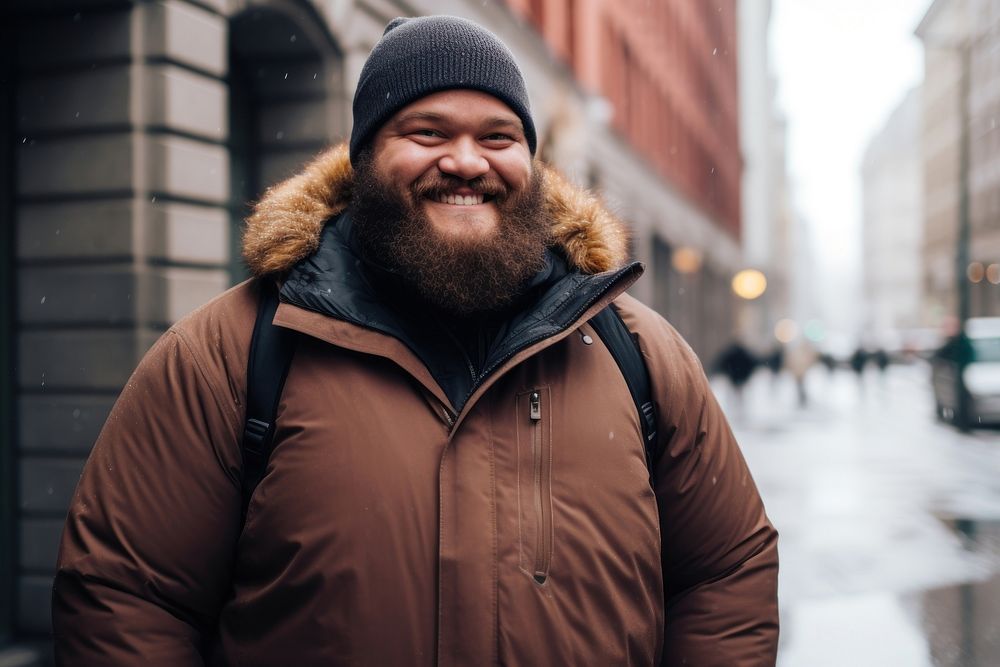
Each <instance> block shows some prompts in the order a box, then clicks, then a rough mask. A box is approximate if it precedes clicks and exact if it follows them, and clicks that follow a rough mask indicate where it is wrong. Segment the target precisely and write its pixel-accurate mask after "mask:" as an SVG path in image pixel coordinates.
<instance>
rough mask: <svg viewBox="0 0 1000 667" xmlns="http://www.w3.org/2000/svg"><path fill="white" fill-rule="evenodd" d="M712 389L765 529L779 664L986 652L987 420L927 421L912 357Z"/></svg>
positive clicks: (991, 511)
mask: <svg viewBox="0 0 1000 667" xmlns="http://www.w3.org/2000/svg"><path fill="white" fill-rule="evenodd" d="M713 386H715V387H716V390H717V394H718V395H719V397H720V402H722V404H723V406H724V408H725V409H726V411H727V414H728V415H730V419H731V422H732V426H733V430H734V431H735V433H736V435H737V438H738V439H739V441H740V443H741V445H742V446H743V449H744V453H745V455H746V457H747V460H748V462H749V464H750V467H751V469H752V471H753V473H754V477H755V479H756V480H757V483H758V486H759V487H760V490H761V494H762V495H763V497H764V501H765V503H766V504H767V508H768V513H769V515H770V516H771V519H772V521H773V522H774V523H775V525H776V526H777V527H778V530H779V531H780V533H781V539H780V543H779V545H780V546H779V549H780V553H781V559H782V561H781V575H780V580H779V581H780V594H779V595H780V601H781V607H782V642H781V649H780V653H779V665H780V666H781V667H826V666H830V667H834V666H836V667H842V666H844V665H850V667H866V666H869V665H870V666H872V667H886V666H895V665H899V666H901V667H911V666H912V667H923V666H925V665H926V666H931V665H934V666H937V665H949V666H951V665H954V666H956V667H973V666H975V667H979V666H983V667H985V666H986V665H991V666H995V665H1000V606H998V605H1000V575H998V573H1000V539H998V538H997V536H998V535H1000V530H998V528H1000V432H998V431H978V432H975V433H974V434H972V435H962V434H959V433H958V432H957V431H955V430H954V429H952V428H951V427H948V426H945V425H942V424H939V423H937V422H936V421H935V420H934V419H933V405H932V401H931V395H930V389H929V379H928V377H927V369H926V367H924V366H910V367H891V368H890V369H889V372H888V373H887V374H886V375H885V376H880V375H879V374H878V373H877V372H876V371H874V370H872V371H869V373H868V374H867V375H866V377H865V378H864V381H863V382H861V383H859V381H858V378H857V377H856V376H854V374H853V373H850V372H848V371H836V372H834V373H833V374H832V375H831V374H828V373H827V371H826V370H825V369H821V368H816V369H813V371H812V372H811V373H810V375H809V377H808V385H807V386H808V391H809V396H810V403H809V404H808V405H807V406H806V407H805V408H800V407H799V406H797V405H796V397H795V391H794V386H793V383H792V382H791V379H790V378H787V377H784V376H782V377H779V378H776V379H773V378H772V377H771V376H770V374H768V373H766V372H762V373H759V374H758V375H757V376H755V377H754V379H753V380H752V381H751V383H750V386H749V387H748V389H747V392H746V395H745V396H744V400H743V402H742V405H740V404H739V403H738V402H737V401H736V400H735V399H734V397H733V395H732V392H731V390H730V389H729V387H728V386H727V385H726V384H725V383H724V382H713ZM963 596H964V598H963ZM952 598H954V599H955V600H956V601H957V602H956V603H955V604H957V605H958V607H961V606H962V605H963V604H966V606H968V604H967V603H969V602H970V601H971V603H972V612H973V613H972V614H971V615H970V614H965V615H964V616H963V615H962V614H960V613H957V612H956V613H955V614H950V615H945V616H947V618H942V617H941V616H942V615H941V614H940V613H936V611H937V609H938V608H939V607H940V606H941V605H942V604H948V603H950V601H951V600H952ZM963 600H965V602H963ZM991 600H997V602H993V603H992V607H990V603H991ZM956 618H958V619H960V620H959V621H956V620H955V619H956ZM952 626H955V627H952ZM970 638H971V641H970Z"/></svg>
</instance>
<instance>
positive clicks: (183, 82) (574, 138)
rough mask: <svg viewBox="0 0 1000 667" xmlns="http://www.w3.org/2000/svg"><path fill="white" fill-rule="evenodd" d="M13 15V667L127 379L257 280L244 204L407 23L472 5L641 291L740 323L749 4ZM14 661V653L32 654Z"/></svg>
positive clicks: (5, 558)
mask: <svg viewBox="0 0 1000 667" xmlns="http://www.w3.org/2000/svg"><path fill="white" fill-rule="evenodd" d="M0 11H3V12H4V14H3V15H2V16H0V26H2V27H0V30H2V31H3V34H2V35H0V59H2V60H0V63H2V64H0V67H2V72H0V77H2V86H3V91H4V97H3V103H2V107H0V128H2V130H0V137H2V139H0V174H2V178H0V218H2V219H0V229H2V230H3V234H2V236H0V252H2V253H3V259H4V261H2V262H0V267H2V272H0V299H2V301H0V349H2V352H3V353H2V355H0V360H2V361H0V364H2V366H3V371H5V372H3V373H0V383H2V384H0V427H2V429H3V430H2V431H0V488H2V489H3V491H4V493H3V495H2V498H0V530H2V534H3V536H4V540H3V542H2V548H0V662H2V661H3V660H4V659H7V660H21V659H22V658H17V657H16V656H15V653H14V651H15V649H14V648H12V647H13V646H14V642H15V641H16V642H17V645H19V646H24V645H31V644H32V642H37V645H38V646H40V647H42V651H41V655H43V656H44V655H45V654H46V650H45V648H44V647H45V643H46V641H47V640H46V637H47V634H48V632H49V602H48V601H49V591H50V587H51V581H52V574H53V563H54V558H55V551H56V547H57V542H58V537H59V534H60V530H61V526H62V522H63V517H64V514H65V508H66V506H67V504H68V502H69V499H70V497H71V495H72V492H73V489H74V487H75V484H76V480H77V478H78V475H79V472H80V469H81V467H82V465H83V462H84V460H85V458H86V456H87V454H88V452H89V450H90V447H91V446H92V444H93V442H94V440H95V438H96V436H97V433H98V430H99V429H100V426H101V424H102V423H103V421H104V419H105V417H106V416H107V414H108V411H109V410H110V407H111V405H112V403H113V402H114V400H115V397H116V396H117V394H118V391H119V389H120V388H121V387H122V386H123V384H124V383H125V382H126V381H127V379H128V376H129V374H130V372H131V370H132V368H133V367H134V366H135V364H136V362H137V361H138V359H139V358H140V357H141V356H142V354H143V353H144V352H145V350H146V349H148V347H149V346H150V345H151V344H152V342H153V341H154V340H155V339H156V338H157V337H158V336H159V335H160V334H161V333H162V332H163V331H164V330H165V329H166V328H167V327H168V326H169V325H170V324H171V323H172V322H174V321H175V320H176V319H178V318H179V317H181V316H183V315H184V314H185V313H187V312H188V311H190V310H191V309H193V308H194V307H196V306H197V305H199V304H201V303H203V302H205V301H207V300H208V299H209V298H211V297H212V296H214V295H215V294H217V293H219V292H220V291H222V290H224V289H225V288H226V287H228V286H229V285H231V284H233V283H234V282H236V281H238V280H240V279H241V278H242V277H243V275H244V274H243V269H242V267H241V265H240V263H239V260H238V252H237V251H236V248H237V247H238V230H239V223H240V220H241V219H242V218H243V216H244V215H245V213H246V210H247V209H246V202H247V201H248V200H250V199H253V198H254V197H256V196H257V195H258V194H259V193H260V192H261V191H262V190H263V188H265V187H266V186H267V185H269V184H272V183H274V182H276V181H278V180H280V179H281V178H283V177H284V176H286V175H289V174H291V173H293V172H294V171H296V170H297V168H298V166H299V165H300V164H301V163H302V162H303V161H305V160H306V159H308V158H309V157H311V156H312V155H313V154H315V153H316V152H317V151H318V150H319V149H320V148H321V147H323V146H325V145H327V144H328V143H330V142H333V141H337V140H340V139H342V138H345V137H346V136H347V134H348V132H349V129H350V100H351V98H352V95H353V86H354V83H355V81H356V79H357V76H358V73H359V71H360V68H361V65H362V64H363V62H364V60H365V58H366V57H367V54H368V52H369V50H370V48H371V46H372V45H373V44H374V43H375V41H376V40H377V39H378V37H379V36H380V35H381V31H382V27H383V26H384V24H385V23H386V22H387V21H388V20H389V19H391V18H392V17H394V16H397V15H402V14H420V13H449V14H456V15H462V16H466V17H468V18H471V19H473V20H475V21H478V22H480V23H481V24H483V25H486V26H488V27H490V28H491V29H492V30H493V31H494V32H496V33H497V34H498V35H500V36H501V38H502V39H504V41H505V42H507V44H508V45H510V47H511V49H512V50H513V51H514V52H515V54H516V56H517V58H518V60H519V61H520V62H521V64H522V66H523V68H524V70H525V75H526V78H527V83H528V88H529V94H530V96H531V98H532V103H533V109H534V113H535V116H536V119H537V126H538V128H539V139H540V148H541V151H542V154H543V155H544V157H546V158H547V159H548V160H550V161H551V162H553V163H554V164H556V165H557V166H559V167H560V168H561V169H562V170H563V171H565V172H566V173H567V174H568V175H570V176H571V177H573V178H575V179H577V180H579V181H582V182H585V183H589V184H591V185H594V186H596V187H598V188H599V189H600V190H601V191H602V192H603V193H604V195H605V196H606V198H607V199H608V201H609V202H610V204H611V205H612V207H613V208H615V209H616V210H617V212H618V213H619V214H621V215H622V217H623V218H624V219H625V220H627V221H628V222H629V223H630V224H631V226H632V229H633V231H634V237H633V250H634V254H635V255H636V256H637V257H638V258H639V259H642V260H644V261H645V262H646V263H647V265H648V269H647V273H648V276H647V278H646V279H645V280H644V281H642V282H641V284H640V286H637V288H636V290H635V291H634V293H635V295H636V296H637V297H639V298H641V299H644V300H646V301H647V302H650V303H651V304H653V305H654V306H656V307H657V308H659V309H660V310H661V311H662V312H664V314H666V315H667V316H668V318H669V319H671V320H672V321H673V322H674V323H675V324H676V325H677V326H678V327H679V328H680V329H681V331H682V332H683V333H684V334H685V335H687V336H688V337H689V339H690V340H691V341H692V342H693V344H694V345H695V347H696V349H697V351H698V352H699V353H700V354H702V355H703V356H705V357H708V356H710V355H712V354H713V353H714V352H715V350H717V349H718V348H719V346H721V345H722V344H723V343H724V342H725V339H726V338H727V337H728V335H729V331H730V327H731V312H730V310H731V309H730V306H731V301H732V297H731V296H730V292H729V287H728V281H729V277H730V276H731V275H732V273H733V271H734V270H735V269H737V268H740V264H741V255H740V247H739V224H740V219H739V210H740V197H739V183H740V157H739V140H738V129H737V128H738V119H737V91H736V62H735V57H736V56H735V48H734V40H735V25H736V24H735V16H734V0H723V1H722V2H717V3H712V4H711V5H707V4H704V3H693V2H687V1H683V0H664V1H663V2H654V3H639V2H637V1H633V0H630V1H629V2H625V3H611V2H610V1H606V2H602V1H600V0H555V1H552V2H539V1H534V0H532V1H515V0H510V2H508V3H504V2H488V3H483V2H479V1H467V0H443V1H436V2H431V1H430V0H426V1H421V0H414V1H411V2H407V3H405V4H404V3H396V2H393V1H392V0H324V1H319V0H316V1H310V0H141V1H139V0H137V1H129V0H76V1H75V2H74V1H70V0H44V1H37V0H14V2H11V3H6V4H5V6H4V9H3V10H0ZM12 91H13V93H14V94H11V92H12ZM681 249H683V250H685V251H686V252H685V253H680V255H679V254H678V252H677V251H678V250H681ZM681 255H683V256H685V257H688V258H689V260H690V258H691V257H695V258H696V259H697V261H695V262H691V261H688V262H687V263H684V262H679V261H678V260H677V258H678V256H681ZM4 647H7V648H6V652H5V648H4ZM21 655H23V662H21V663H12V664H35V663H34V662H33V661H34V660H35V657H33V656H34V654H33V653H31V652H27V653H24V654H21Z"/></svg>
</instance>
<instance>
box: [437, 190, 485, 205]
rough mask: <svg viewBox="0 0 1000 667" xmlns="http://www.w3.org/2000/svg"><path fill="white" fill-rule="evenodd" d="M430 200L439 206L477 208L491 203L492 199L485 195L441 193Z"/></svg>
mask: <svg viewBox="0 0 1000 667" xmlns="http://www.w3.org/2000/svg"><path fill="white" fill-rule="evenodd" d="M428 199H430V200H431V201H434V202H437V203H439V204H451V205H452V206H476V205H478V204H482V203H484V202H487V201H490V199H492V197H490V196H489V195H484V194H474V195H450V194H445V193H441V194H439V195H433V196H431V197H428Z"/></svg>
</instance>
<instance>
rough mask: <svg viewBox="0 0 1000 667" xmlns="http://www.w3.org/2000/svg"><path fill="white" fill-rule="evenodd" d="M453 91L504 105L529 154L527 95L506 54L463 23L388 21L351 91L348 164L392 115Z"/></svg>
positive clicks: (493, 39)
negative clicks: (487, 97)
mask: <svg viewBox="0 0 1000 667" xmlns="http://www.w3.org/2000/svg"><path fill="white" fill-rule="evenodd" d="M455 88H468V89H471V90H480V91H482V92H484V93H489V94H490V95H493V96H494V97H496V98H498V99H499V100H501V101H502V102H504V103H505V104H506V105H507V106H509V107H510V109H511V111H513V112H514V113H515V114H517V116H518V117H519V118H520V119H521V123H522V124H523V125H524V136H525V139H527V141H528V148H529V149H530V150H531V154H532V155H534V154H535V143H536V139H535V124H534V123H533V122H532V120H531V110H530V108H529V106H528V93H527V91H526V90H525V87H524V77H522V76H521V70H520V69H519V68H518V66H517V63H516V62H515V61H514V55H513V54H512V53H511V52H510V49H508V48H507V46H506V45H505V44H504V43H503V42H501V41H500V38H498V37H497V36H496V35H494V34H493V33H491V32H490V31H488V30H486V29H485V28H483V27H481V26H479V25H476V24H475V23H473V22H472V21H469V20H467V19H463V18H458V17H456V16H424V17H420V18H396V19H393V20H392V21H391V22H389V24H388V25H387V26H386V27H385V32H383V33H382V39H380V40H379V41H378V43H377V44H376V45H375V48H373V49H372V52H371V53H370V54H369V55H368V60H367V61H366V62H365V66H364V68H362V70H361V77H360V79H359V80H358V88H357V90H356V91H355V92H354V129H353V130H352V131H351V162H352V163H354V162H355V160H356V159H357V156H358V153H359V152H360V151H361V149H362V148H364V146H365V144H367V143H368V142H369V141H371V138H372V136H373V135H374V134H375V133H376V132H377V131H378V129H379V128H380V127H382V125H383V123H385V122H386V121H387V120H389V118H390V117H391V116H392V115H393V114H394V113H396V112H397V111H399V110H400V109H402V108H403V107H405V106H406V105H407V104H410V103H411V102H414V101H415V100H418V99H420V98H421V97H425V96H427V95H429V94H431V93H435V92H438V91H441V90H451V89H455Z"/></svg>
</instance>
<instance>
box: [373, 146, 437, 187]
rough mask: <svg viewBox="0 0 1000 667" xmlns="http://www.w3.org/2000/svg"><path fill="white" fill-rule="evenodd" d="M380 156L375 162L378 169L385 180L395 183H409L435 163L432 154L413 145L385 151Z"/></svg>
mask: <svg viewBox="0 0 1000 667" xmlns="http://www.w3.org/2000/svg"><path fill="white" fill-rule="evenodd" d="M380 157H381V159H380V160H379V161H378V162H377V163H376V164H378V166H379V171H380V172H381V174H382V176H383V177H384V178H385V179H386V181H387V182H390V183H395V184H396V185H409V184H410V183H412V182H414V181H416V180H417V179H418V178H420V177H421V176H423V175H424V174H425V173H427V171H428V170H429V169H430V168H431V167H433V166H434V165H435V161H434V159H433V157H432V156H429V155H427V153H426V151H424V150H422V149H421V147H419V146H414V145H411V146H404V147H399V148H397V149H395V150H392V151H391V152H390V151H387V152H385V153H383V155H381V156H380Z"/></svg>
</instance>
